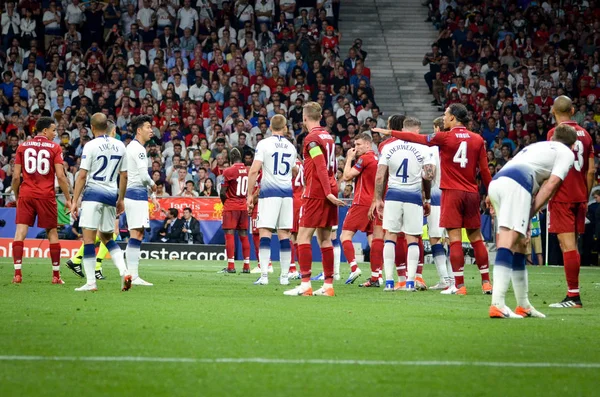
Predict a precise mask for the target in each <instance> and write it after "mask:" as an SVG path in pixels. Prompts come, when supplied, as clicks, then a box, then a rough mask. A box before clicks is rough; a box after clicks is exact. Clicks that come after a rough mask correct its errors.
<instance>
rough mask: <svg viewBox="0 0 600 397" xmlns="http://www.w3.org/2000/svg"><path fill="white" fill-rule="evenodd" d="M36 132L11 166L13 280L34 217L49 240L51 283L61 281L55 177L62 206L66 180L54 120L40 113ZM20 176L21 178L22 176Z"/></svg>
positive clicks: (68, 199)
mask: <svg viewBox="0 0 600 397" xmlns="http://www.w3.org/2000/svg"><path fill="white" fill-rule="evenodd" d="M35 131H36V132H37V135H36V136H35V137H34V138H33V139H30V140H28V141H25V142H24V143H23V144H21V145H19V147H18V148H17V152H16V158H15V165H14V170H13V179H12V184H11V186H12V190H13V193H14V195H15V200H16V203H17V215H16V219H15V223H16V226H17V228H16V231H15V239H14V240H13V244H12V248H13V264H14V268H15V276H14V278H13V281H12V282H13V283H15V284H20V283H21V282H22V281H23V275H22V273H21V265H22V262H23V241H25V237H26V236H27V231H28V230H29V228H30V227H31V226H33V225H34V223H35V220H36V218H37V221H38V227H41V228H44V229H46V233H47V236H48V242H49V243H50V260H51V262H52V284H64V281H63V280H62V279H61V278H60V242H59V240H58V231H57V227H58V210H57V207H56V197H55V196H56V192H55V190H54V177H55V176H56V178H57V179H58V185H59V186H60V189H61V190H62V192H63V195H64V196H65V209H67V210H69V209H70V208H71V195H70V194H69V181H68V180H67V176H66V175H65V170H64V167H63V157H62V150H61V148H60V146H59V145H57V144H56V143H54V142H53V141H54V138H56V123H55V122H54V120H53V119H51V118H49V117H40V118H39V119H38V121H37V122H36V123H35ZM21 178H22V179H21Z"/></svg>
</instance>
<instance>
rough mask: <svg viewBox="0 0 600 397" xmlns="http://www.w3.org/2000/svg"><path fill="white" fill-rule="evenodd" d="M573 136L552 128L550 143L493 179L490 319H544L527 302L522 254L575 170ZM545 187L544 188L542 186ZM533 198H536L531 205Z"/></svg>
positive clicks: (527, 151)
mask: <svg viewBox="0 0 600 397" xmlns="http://www.w3.org/2000/svg"><path fill="white" fill-rule="evenodd" d="M575 142H577V132H576V131H575V129H574V128H573V127H572V126H570V125H567V124H560V125H559V126H558V127H556V128H555V130H554V134H553V136H552V140H551V141H546V142H538V143H534V144H532V145H529V146H527V147H525V148H524V149H522V150H521V151H520V152H519V153H518V154H517V155H516V156H515V157H514V158H513V159H512V160H510V161H509V162H508V163H507V164H506V165H505V166H504V167H503V168H502V169H501V170H500V171H499V172H498V173H497V174H496V175H495V176H494V180H493V181H492V183H491V184H490V188H489V196H488V198H487V199H486V202H487V203H488V205H489V203H491V204H492V206H493V208H494V213H495V215H496V222H497V225H498V227H499V232H498V240H497V242H496V245H497V246H498V252H497V254H496V264H495V265H494V283H495V284H496V285H495V287H494V292H493V293H492V305H491V306H490V310H489V314H490V317H492V318H523V317H546V316H544V315H543V314H542V313H540V312H538V311H537V310H536V309H535V308H534V307H533V306H532V305H531V303H530V302H529V298H528V296H527V294H528V285H527V269H526V267H525V251H526V245H527V243H528V240H529V235H528V234H529V233H528V228H529V220H530V219H531V218H532V217H533V216H534V215H535V214H537V212H538V211H539V210H540V209H541V208H542V206H544V204H546V202H547V201H548V200H549V199H550V197H552V195H553V194H554V193H556V192H557V191H558V189H559V188H560V185H561V183H562V181H563V180H565V177H567V174H568V173H569V170H570V169H571V167H573V160H574V156H573V152H572V151H571V149H572V147H573V145H574V144H575ZM544 182H545V183H544ZM532 197H535V198H534V200H533V204H532V200H531V199H532ZM511 278H512V285H513V290H514V291H515V297H516V298H517V308H516V309H515V312H513V311H512V310H510V309H509V308H508V306H506V302H505V296H506V291H507V290H508V286H509V284H510V281H511Z"/></svg>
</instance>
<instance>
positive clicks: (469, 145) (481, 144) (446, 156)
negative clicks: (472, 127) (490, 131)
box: [427, 126, 487, 193]
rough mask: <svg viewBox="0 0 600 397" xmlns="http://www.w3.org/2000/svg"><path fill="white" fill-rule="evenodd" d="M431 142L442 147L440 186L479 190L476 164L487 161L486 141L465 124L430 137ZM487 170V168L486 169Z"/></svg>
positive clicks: (442, 187) (428, 138) (470, 190)
mask: <svg viewBox="0 0 600 397" xmlns="http://www.w3.org/2000/svg"><path fill="white" fill-rule="evenodd" d="M427 141H428V142H429V144H430V145H436V146H438V147H439V153H440V163H441V180H440V188H441V189H442V190H444V189H448V190H462V191H465V192H473V193H477V192H478V187H477V167H478V165H479V164H483V163H485V164H486V167H485V169H486V171H487V159H486V150H485V141H484V140H483V138H482V137H481V136H480V135H478V134H476V133H474V132H471V131H469V130H467V129H466V128H465V127H463V126H458V127H454V128H452V129H451V130H450V131H444V132H438V133H435V134H431V135H429V136H428V137H427ZM484 172H485V171H484Z"/></svg>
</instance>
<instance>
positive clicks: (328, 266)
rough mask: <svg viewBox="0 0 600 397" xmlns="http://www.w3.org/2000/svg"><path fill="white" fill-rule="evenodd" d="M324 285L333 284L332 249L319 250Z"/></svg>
mask: <svg viewBox="0 0 600 397" xmlns="http://www.w3.org/2000/svg"><path fill="white" fill-rule="evenodd" d="M321 256H322V257H323V258H322V261H323V276H324V277H325V284H333V247H325V248H321Z"/></svg>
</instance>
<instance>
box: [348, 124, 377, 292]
mask: <svg viewBox="0 0 600 397" xmlns="http://www.w3.org/2000/svg"><path fill="white" fill-rule="evenodd" d="M372 146H373V138H371V136H370V135H369V134H365V133H361V134H358V135H357V136H356V137H355V138H354V148H353V149H349V150H348V153H347V155H346V156H347V157H346V165H345V166H344V176H343V178H344V181H347V182H349V181H351V180H353V179H354V178H356V184H355V186H356V188H355V194H354V199H353V200H352V206H351V207H350V209H349V210H348V215H346V219H345V220H344V224H343V226H342V235H341V236H340V240H342V248H343V250H344V255H346V260H347V261H348V263H349V264H350V276H348V280H346V284H350V283H354V280H356V279H357V278H358V277H359V276H360V275H361V273H362V272H361V270H360V268H359V267H358V265H357V263H356V256H355V253H354V245H353V244H352V237H354V235H355V234H356V232H357V231H359V230H360V231H361V232H365V233H366V234H367V239H368V242H369V246H372V239H373V221H372V220H369V209H370V207H371V203H372V202H373V189H374V188H375V174H376V173H377V161H378V160H379V159H378V158H377V155H376V154H375V152H374V151H373V149H372ZM354 159H356V163H355V164H354V167H352V161H353V160H354ZM371 252H372V250H371ZM380 268H381V265H379V266H378V265H377V264H376V263H373V260H371V278H370V279H369V281H367V282H366V283H364V284H361V285H360V286H361V287H379V269H380Z"/></svg>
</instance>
